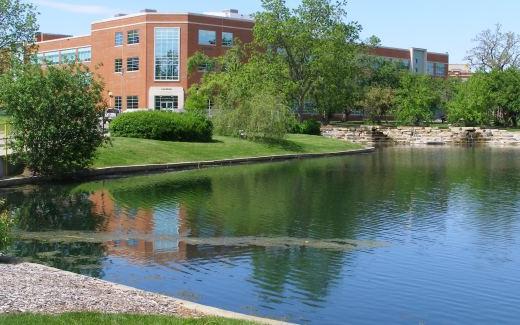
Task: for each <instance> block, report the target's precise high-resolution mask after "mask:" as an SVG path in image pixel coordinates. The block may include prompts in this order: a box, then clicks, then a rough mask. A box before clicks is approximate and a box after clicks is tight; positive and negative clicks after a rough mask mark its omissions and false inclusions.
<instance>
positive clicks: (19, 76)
mask: <svg viewBox="0 0 520 325" xmlns="http://www.w3.org/2000/svg"><path fill="white" fill-rule="evenodd" d="M0 89H2V91H0V108H3V109H5V111H6V113H7V114H9V115H11V122H12V124H13V127H12V131H11V132H12V136H13V140H12V142H11V144H10V145H11V147H12V149H13V151H14V153H15V155H14V156H15V157H18V159H19V160H20V161H21V162H23V163H24V164H25V165H26V166H27V167H28V168H29V169H30V170H32V171H33V172H34V173H36V174H41V175H60V174H66V173H70V172H74V171H77V170H81V169H83V168H85V167H87V166H89V165H90V164H91V163H92V161H93V159H94V156H95V153H96V150H97V148H98V147H99V146H100V145H101V144H102V143H103V141H104V137H103V131H102V130H101V128H100V121H99V119H100V118H101V117H102V115H103V110H104V107H105V105H104V103H103V101H102V91H103V84H102V83H101V82H99V81H97V80H96V79H95V78H93V77H92V73H91V72H90V71H89V70H88V69H87V68H86V67H84V66H80V65H64V66H48V67H46V68H42V67H40V66H39V65H35V64H27V65H24V66H18V67H15V68H13V69H12V70H10V71H9V72H8V73H6V74H5V75H3V76H1V77H0Z"/></svg>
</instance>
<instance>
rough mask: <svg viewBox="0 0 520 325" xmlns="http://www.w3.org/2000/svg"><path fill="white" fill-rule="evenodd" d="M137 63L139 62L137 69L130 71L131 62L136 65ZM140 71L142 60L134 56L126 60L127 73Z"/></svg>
mask: <svg viewBox="0 0 520 325" xmlns="http://www.w3.org/2000/svg"><path fill="white" fill-rule="evenodd" d="M136 61H137V69H132V70H130V62H133V63H135V62H136ZM132 66H135V64H133V65H132ZM140 69H141V60H140V59H139V57H138V56H132V57H129V58H126V72H137V71H139V70H140Z"/></svg>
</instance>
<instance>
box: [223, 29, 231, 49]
mask: <svg viewBox="0 0 520 325" xmlns="http://www.w3.org/2000/svg"><path fill="white" fill-rule="evenodd" d="M222 46H233V33H229V32H223V33H222Z"/></svg>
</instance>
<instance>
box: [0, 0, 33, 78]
mask: <svg viewBox="0 0 520 325" xmlns="http://www.w3.org/2000/svg"><path fill="white" fill-rule="evenodd" d="M36 15H37V13H36V9H35V7H34V6H33V5H32V4H29V3H26V2H23V1H20V0H0V73H3V72H5V71H6V70H7V69H8V68H10V67H11V61H12V60H16V59H19V58H23V57H24V56H25V57H26V54H30V52H32V49H33V44H34V41H35V39H34V37H35V35H36V32H37V31H38V28H39V27H38V24H37V21H36Z"/></svg>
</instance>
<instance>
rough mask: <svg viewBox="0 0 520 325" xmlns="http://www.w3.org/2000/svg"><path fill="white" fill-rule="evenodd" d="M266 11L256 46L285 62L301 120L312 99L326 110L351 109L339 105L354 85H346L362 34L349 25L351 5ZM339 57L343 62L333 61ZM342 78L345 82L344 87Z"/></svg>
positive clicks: (322, 0)
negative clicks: (334, 108)
mask: <svg viewBox="0 0 520 325" xmlns="http://www.w3.org/2000/svg"><path fill="white" fill-rule="evenodd" d="M262 5H263V9H264V11H263V12H260V13H258V14H256V15H255V27H254V31H253V33H254V39H255V42H256V43H257V45H258V46H260V47H261V48H264V49H266V51H267V52H271V53H275V54H277V56H278V57H281V58H282V59H283V63H284V64H285V65H286V66H287V72H288V75H287V77H288V79H289V80H290V81H291V83H293V87H292V89H291V91H290V92H289V93H288V97H289V99H290V101H291V102H292V103H291V104H292V105H293V106H295V107H296V108H297V111H298V113H299V115H300V117H301V115H302V114H303V112H304V108H305V104H306V102H307V101H309V100H312V99H314V100H315V101H316V102H317V103H318V105H321V106H322V107H324V106H328V107H329V108H330V106H338V107H337V109H340V110H341V109H343V108H344V106H345V105H347V104H348V103H345V101H344V100H338V99H340V98H341V97H342V96H345V95H348V94H345V92H344V91H343V90H344V89H348V84H346V85H345V86H346V88H343V87H342V86H341V84H343V83H345V80H346V79H347V78H348V77H349V76H350V75H351V73H350V66H349V65H348V64H347V62H351V61H352V60H351V58H352V56H353V54H352V52H353V51H354V50H355V48H356V47H355V44H357V43H358V41H359V32H360V30H361V27H360V26H359V25H358V24H357V23H354V22H351V23H345V21H346V11H345V5H346V1H336V2H333V1H331V0H302V2H301V4H300V5H299V6H298V7H297V8H296V9H294V10H292V9H290V8H289V7H288V6H287V4H286V3H285V1H284V0H263V1H262ZM339 53H340V54H341V57H335V58H334V57H333V56H334V55H338V54H339ZM272 57H275V56H272ZM342 58H346V61H342ZM342 75H343V76H344V78H345V79H343V80H341V81H340V82H339V83H340V85H338V78H340V77H341V76H342ZM329 77H331V80H330V81H329V80H326V79H328V78H329ZM337 85H338V86H337ZM336 86H337V87H336ZM326 87H330V89H327V88H326ZM340 88H341V91H342V93H341V94H340V93H338V90H339V89H340ZM311 94H312V96H311ZM331 94H332V95H333V96H334V97H335V98H331V97H330V96H331ZM320 103H322V104H320Z"/></svg>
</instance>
